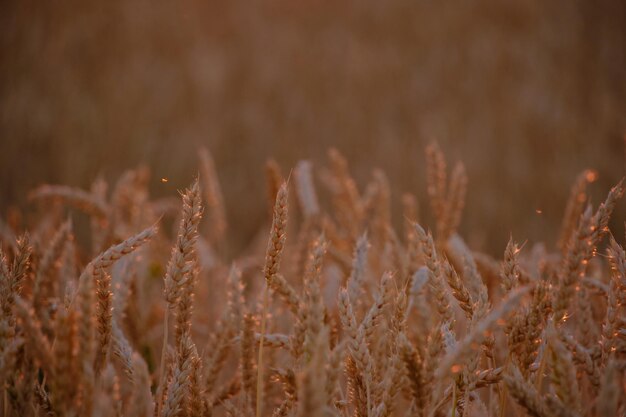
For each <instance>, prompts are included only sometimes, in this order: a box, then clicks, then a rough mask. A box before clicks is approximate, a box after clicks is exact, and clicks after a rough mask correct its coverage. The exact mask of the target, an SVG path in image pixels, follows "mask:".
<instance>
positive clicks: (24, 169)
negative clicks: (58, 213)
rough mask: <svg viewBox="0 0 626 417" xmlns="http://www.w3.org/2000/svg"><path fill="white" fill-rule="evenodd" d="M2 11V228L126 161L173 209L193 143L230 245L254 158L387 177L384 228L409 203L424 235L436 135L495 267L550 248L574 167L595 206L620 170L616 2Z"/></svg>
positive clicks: (619, 10) (113, 4)
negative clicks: (37, 200) (146, 172)
mask: <svg viewBox="0 0 626 417" xmlns="http://www.w3.org/2000/svg"><path fill="white" fill-rule="evenodd" d="M0 7H1V9H2V13H0V98H1V100H0V215H1V216H2V217H4V216H5V215H6V212H7V210H8V209H9V208H10V207H20V208H27V209H28V208H29V207H30V205H29V204H28V202H27V200H26V197H27V194H28V191H29V190H30V189H32V188H33V187H35V186H37V185H39V184H41V183H63V184H69V185H76V186H81V187H89V184H90V183H91V182H92V181H93V180H94V179H95V178H96V176H97V175H99V174H102V175H103V176H104V177H105V178H106V179H108V180H110V181H114V180H115V178H117V176H119V175H120V174H121V173H122V172H123V171H124V170H125V169H128V168H132V167H136V166H137V165H139V164H145V165H147V166H148V167H149V168H150V169H151V171H152V177H151V190H152V192H153V194H154V195H155V196H166V195H170V196H172V195H176V190H177V189H180V188H183V187H184V186H186V185H187V184H189V183H190V182H191V179H192V177H193V176H194V175H195V174H196V172H197V169H198V168H197V148H198V146H200V145H206V146H208V147H209V149H210V150H211V152H212V153H213V156H214V158H215V163H216V166H217V169H218V174H219V177H220V180H221V183H222V186H223V190H224V194H225V202H226V206H227V215H228V220H229V223H230V225H231V228H230V230H231V232H230V235H229V236H230V239H231V240H232V245H233V246H234V247H241V246H243V245H244V243H245V242H246V241H248V240H249V239H250V237H251V236H252V235H254V233H255V232H256V230H257V229H258V228H259V226H260V225H261V224H263V222H265V221H266V220H267V208H266V202H265V199H266V191H265V180H264V177H263V169H264V163H265V161H266V159H267V158H269V157H273V158H275V159H276V161H277V162H278V163H279V164H280V165H281V167H282V169H283V171H284V172H285V173H288V172H289V170H290V169H291V167H293V166H294V164H295V163H296V161H297V160H299V159H303V158H307V159H311V160H312V161H313V163H314V165H315V166H316V167H320V166H323V165H324V164H325V163H326V151H327V149H328V148H329V147H331V146H332V147H336V148H338V149H339V150H340V151H341V152H342V153H343V154H344V155H345V156H346V157H347V158H348V160H349V163H350V165H351V169H352V171H353V173H354V175H355V177H356V178H357V180H358V181H359V184H360V185H361V186H364V185H365V183H366V182H367V180H368V179H369V178H370V175H371V171H372V169H374V168H382V169H383V170H384V171H385V172H386V173H387V175H388V177H389V180H390V183H391V186H392V191H393V193H394V196H393V198H394V203H395V210H396V211H395V214H396V218H397V219H398V221H401V217H400V216H399V214H400V204H399V200H400V196H401V194H402V193H403V192H405V191H412V192H415V193H416V194H417V195H418V198H420V208H421V211H422V213H424V216H423V217H424V218H425V219H426V223H428V219H429V216H428V206H427V203H426V196H425V166H424V152H423V150H424V146H425V145H426V144H427V143H429V142H430V141H432V140H434V139H436V140H437V141H438V142H439V143H440V145H441V147H442V149H443V150H444V152H445V153H446V155H447V156H448V159H449V161H450V162H454V161H456V160H462V161H463V162H464V163H465V164H466V167H467V171H468V175H469V192H468V201H467V208H466V212H465V214H464V218H463V222H462V226H461V231H462V233H463V234H465V235H466V236H467V237H468V240H469V241H470V242H471V243H472V245H474V246H475V247H476V249H483V250H486V251H489V252H491V253H494V254H500V253H501V252H502V251H503V249H504V246H505V243H506V241H507V240H508V237H509V234H510V233H513V235H514V236H515V238H516V240H518V241H524V240H526V239H528V240H531V241H537V240H546V241H547V242H548V243H549V244H553V243H554V239H555V237H556V235H557V231H558V228H559V226H560V223H561V220H560V219H561V217H562V213H563V210H564V205H565V200H566V198H567V195H568V192H569V187H570V185H571V183H572V182H573V180H574V178H575V177H576V175H577V174H578V173H579V172H581V171H582V170H583V169H585V168H594V169H596V170H597V171H598V174H599V179H598V181H597V183H596V184H594V185H593V187H592V195H593V202H594V204H598V203H599V202H600V198H601V197H603V196H604V195H606V192H607V191H608V189H609V187H610V186H611V185H613V184H614V183H616V182H617V181H618V180H619V179H620V178H621V177H622V176H623V175H624V172H625V168H624V167H625V151H624V149H625V147H624V134H625V133H626V3H625V2H620V1H607V0H602V1H598V2H585V1H580V0H579V1H565V0H558V1H551V2H542V1H524V2H522V1H520V2H501V1H496V0H480V1H474V2H437V1H415V0H411V1H409V0H390V1H382V2H381V1H373V0H365V1H346V2H332V1H321V0H318V1H314V0H305V1H296V2H294V1H286V0H274V1H258V0H233V1H225V2H213V1H199V0H193V1H192V0H186V1H178V2H166V1H137V0H131V1H108V2H85V1H67V2H36V1H32V0H26V1H6V2H3V4H2V6H0ZM161 178H167V179H168V181H167V182H162V181H161ZM625 209H626V204H624V203H623V202H622V203H621V205H620V206H618V209H617V210H616V215H615V216H614V219H613V222H614V224H613V226H614V227H615V229H614V230H619V231H621V230H623V228H622V227H621V226H619V225H620V224H621V223H623V221H624V220H625V219H626V216H624V213H625ZM538 211H540V213H538ZM616 225H617V226H616ZM620 240H621V239H620Z"/></svg>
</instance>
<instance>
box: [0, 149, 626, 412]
mask: <svg viewBox="0 0 626 417" xmlns="http://www.w3.org/2000/svg"><path fill="white" fill-rule="evenodd" d="M426 156H427V169H426V171H427V175H426V179H427V186H428V187H427V191H428V199H429V202H430V206H431V209H432V213H433V217H434V218H435V219H436V225H435V227H434V235H433V233H431V232H430V231H426V230H425V229H424V227H422V226H420V224H419V219H418V205H417V202H416V199H415V197H414V196H412V195H410V194H406V195H404V196H403V198H402V204H403V211H404V219H403V224H404V229H403V231H402V232H401V233H398V231H397V230H394V228H393V227H392V225H391V224H392V223H391V219H390V217H391V215H390V213H391V209H390V204H391V193H390V189H389V184H388V181H387V179H386V177H385V175H384V173H383V172H381V171H375V172H374V173H373V176H372V181H371V182H370V183H369V184H368V185H367V187H366V188H365V189H364V190H363V191H361V190H359V189H358V187H357V186H356V183H355V181H354V179H353V178H352V177H351V175H350V173H349V170H348V166H347V163H346V161H345V159H344V158H343V157H342V156H341V154H340V153H339V152H337V151H336V150H331V151H330V152H329V158H328V164H327V166H326V167H325V168H323V169H320V170H319V176H317V177H316V178H318V179H319V180H320V181H321V182H322V183H323V184H324V186H325V187H324V189H325V193H326V196H327V197H328V198H327V200H328V202H329V205H331V206H332V210H330V211H328V212H327V211H324V210H322V207H321V205H320V203H319V201H318V197H317V193H316V189H315V185H314V175H313V169H312V165H311V163H310V162H308V161H302V162H300V163H298V164H297V166H296V167H295V169H294V170H293V175H290V177H289V178H288V179H287V180H285V179H284V178H283V176H282V174H281V172H280V169H279V167H278V165H277V164H276V163H275V162H268V164H267V184H268V194H269V197H270V201H271V203H270V204H269V206H270V208H271V210H270V211H271V218H272V220H271V228H270V229H269V232H267V230H263V231H262V234H260V238H259V239H254V240H253V241H252V242H251V243H250V247H249V248H248V249H246V250H245V251H243V253H242V254H241V255H240V256H238V257H237V258H236V259H234V260H226V259H224V258H225V255H224V251H220V250H219V247H220V244H221V242H223V240H224V238H225V236H226V235H227V233H228V228H227V222H226V216H225V214H226V212H225V209H224V205H223V199H222V196H221V191H220V185H219V183H218V181H217V177H216V172H215V168H214V165H213V161H212V159H211V156H210V154H209V153H208V152H207V151H205V150H204V151H202V152H200V175H199V178H198V180H196V181H194V182H193V184H192V185H191V186H190V187H189V188H188V189H187V190H185V191H184V192H183V193H181V194H182V210H181V209H180V204H179V203H178V200H176V199H175V201H174V204H173V203H172V201H171V200H167V199H165V200H164V199H161V200H150V199H149V198H148V192H147V184H148V176H147V172H146V170H145V169H137V170H132V171H128V172H127V173H126V174H124V175H123V176H122V177H121V178H120V179H119V180H118V181H117V183H116V184H115V185H114V187H113V188H112V190H111V192H110V193H108V192H107V186H106V184H105V183H104V182H103V181H101V180H99V181H96V182H95V183H94V184H93V186H92V188H91V190H89V191H84V190H80V189H75V188H70V187H66V186H54V185H45V186H42V187H40V188H38V189H36V190H34V191H33V192H32V194H31V199H32V200H33V204H39V205H40V207H41V210H40V215H39V216H38V217H37V220H36V221H33V222H32V225H31V231H30V232H29V234H19V233H17V232H16V230H15V227H14V226H12V225H11V221H5V222H2V223H1V224H0V236H1V242H2V248H3V251H2V254H1V256H0V308H1V310H2V315H1V317H0V381H2V398H1V399H0V401H1V403H2V411H3V415H4V416H156V417H161V416H163V417H172V416H212V415H215V416H256V417H260V416H342V417H343V416H346V417H347V416H355V417H383V416H419V417H431V416H433V417H434V416H470V417H481V416H524V415H531V416H537V417H552V416H555V417H556V416H559V417H560V416H603V417H616V416H621V415H624V410H625V408H626V401H625V396H624V370H625V369H626V355H625V353H626V319H625V316H624V305H625V304H626V255H625V252H624V249H623V248H622V247H621V246H620V245H619V244H618V243H617V242H616V241H615V239H613V237H612V236H611V233H610V231H609V230H608V227H607V224H608V220H609V217H610V215H611V212H612V210H613V208H614V206H615V203H616V201H617V200H618V199H619V198H620V197H621V196H622V194H623V187H622V184H621V183H620V184H618V185H616V186H615V187H614V188H613V189H611V190H610V192H609V193H608V196H607V197H606V200H605V201H604V202H603V203H602V204H600V205H599V206H598V207H597V208H596V209H595V210H594V209H593V208H592V206H591V205H590V204H589V203H588V197H587V194H586V189H587V185H588V184H589V182H591V181H592V180H593V179H594V176H595V174H594V173H593V172H591V171H585V172H583V173H582V174H581V175H580V176H579V177H578V179H577V180H576V181H575V183H574V186H573V187H572V191H571V195H570V199H569V201H568V203H567V206H566V210H565V214H564V217H563V226H562V230H561V235H560V238H559V240H558V242H559V244H558V246H557V248H555V249H554V250H549V249H548V248H546V247H545V246H543V245H539V244H538V245H535V246H533V247H532V248H528V249H522V248H520V247H519V246H518V244H516V243H515V242H514V241H513V239H511V240H510V241H509V243H508V245H507V247H506V249H505V250H504V255H503V260H502V261H497V260H495V259H493V258H492V257H490V256H487V255H485V254H481V253H477V252H474V251H472V250H471V249H470V248H469V247H468V246H467V245H466V244H465V242H464V241H463V239H462V238H461V237H460V236H459V235H458V234H457V233H456V230H457V227H458V225H459V222H460V219H461V212H462V210H463V206H464V200H465V192H466V188H467V177H466V174H465V170H464V168H463V165H462V164H460V163H459V164H457V165H456V166H455V168H454V169H452V170H450V171H448V169H447V167H446V161H445V158H444V156H443V154H442V152H441V151H440V150H439V148H438V147H437V146H436V144H433V145H430V146H429V147H428V148H427V149H426ZM448 177H449V178H448ZM290 190H292V191H293V192H292V193H291V195H292V196H293V198H292V200H293V204H291V203H290V198H289V196H290ZM290 206H295V209H292V210H291V213H292V215H291V216H288V211H289V210H288V208H290ZM68 209H71V210H72V211H71V213H72V215H74V216H75V217H76V214H75V213H76V212H75V211H74V210H79V211H82V212H84V213H87V216H84V215H82V214H81V215H80V216H83V217H82V218H83V219H84V218H85V217H87V218H88V221H86V222H84V223H86V226H87V228H90V233H89V234H88V238H90V240H91V245H89V244H83V245H78V244H77V241H76V240H75V239H74V232H73V228H72V221H71V220H70V219H71V217H69V216H68V214H67V213H68ZM203 216H204V218H205V221H204V222H201V218H202V217H203ZM231 220H232V221H233V222H234V221H235V219H231ZM157 224H161V225H162V227H161V229H162V231H161V232H158V233H157ZM169 224H172V225H174V228H176V231H175V232H173V233H172V234H171V235H172V236H173V239H171V238H170V237H168V233H166V230H163V229H167V228H168V227H166V225H169ZM176 226H177V227H176ZM268 234H269V240H268V239H267V235H268ZM288 235H289V237H290V238H289V239H287V236H288ZM607 237H608V239H605V238H607ZM85 240H89V239H85ZM172 240H173V241H172ZM607 241H608V242H607ZM87 243H89V242H87ZM599 245H602V247H601V248H600V249H598V247H599ZM83 246H87V247H83ZM88 246H91V248H89V247H88ZM598 250H601V251H602V253H603V254H606V256H596V255H597V252H598ZM90 251H91V252H90ZM90 253H91V254H90ZM168 254H169V261H168V262H167V263H166V262H165V261H166V260H167V259H168ZM89 259H90V260H89ZM81 260H89V261H88V262H81Z"/></svg>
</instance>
